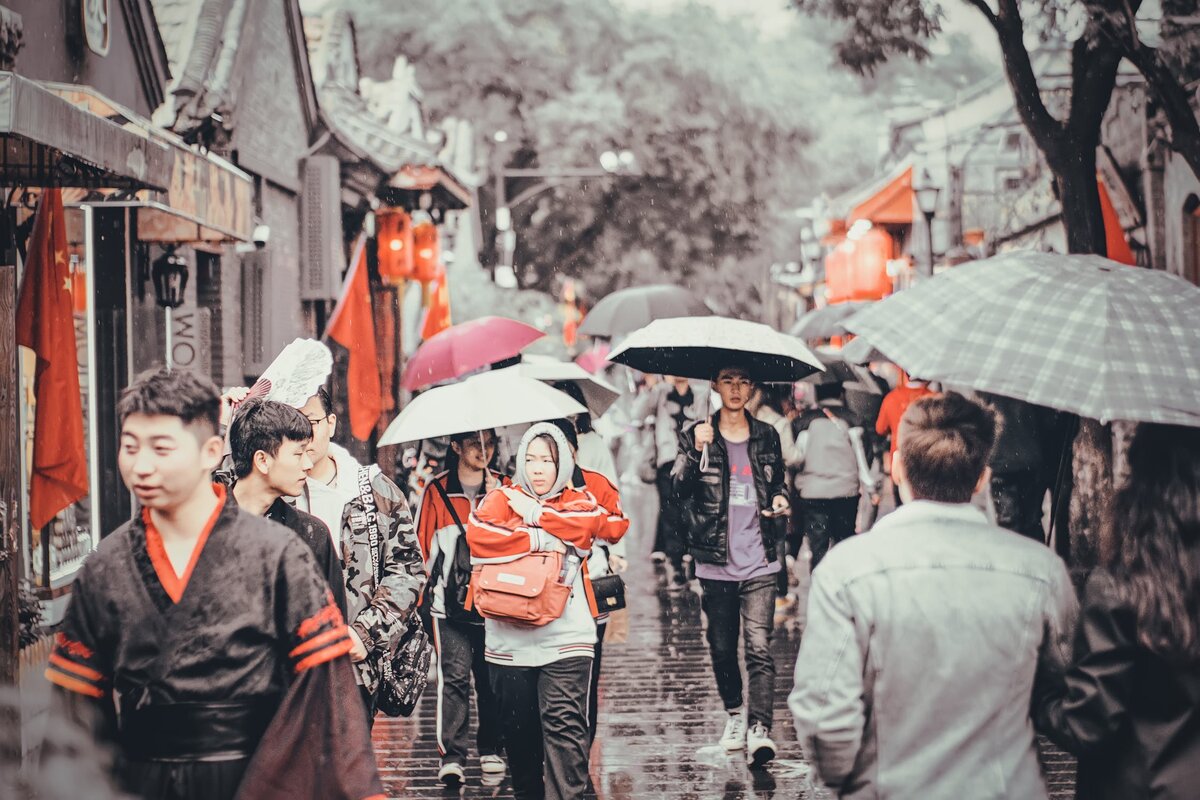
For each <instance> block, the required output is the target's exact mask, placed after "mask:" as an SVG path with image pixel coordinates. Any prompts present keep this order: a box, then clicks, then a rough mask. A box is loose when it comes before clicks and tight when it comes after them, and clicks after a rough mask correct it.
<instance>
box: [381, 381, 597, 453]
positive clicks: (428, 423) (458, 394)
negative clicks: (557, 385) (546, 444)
mask: <svg viewBox="0 0 1200 800" xmlns="http://www.w3.org/2000/svg"><path fill="white" fill-rule="evenodd" d="M585 411H587V409H586V408H584V407H583V406H582V405H580V404H579V403H577V402H575V400H574V399H572V398H571V397H570V395H567V394H564V393H563V392H560V391H558V390H557V389H552V388H551V387H549V386H547V385H546V384H544V383H542V382H541V381H537V380H534V379H533V378H527V377H524V376H522V375H518V374H516V373H513V372H509V371H507V370H497V371H495V372H485V373H482V374H480V375H473V376H471V377H470V378H467V379H466V380H464V381H462V382H461V383H455V384H451V385H449V386H439V387H438V388H436V389H430V390H429V391H427V392H424V393H423V394H421V395H418V396H417V397H416V398H414V399H413V401H412V402H411V403H409V404H408V405H407V406H406V407H405V408H404V410H403V411H401V412H400V415H399V416H398V417H396V418H395V419H394V420H392V424H391V425H388V428H387V430H386V431H384V433H383V437H382V438H381V439H380V440H379V445H380V446H383V445H387V444H402V443H404V442H416V441H420V440H421V439H433V438H435V437H438V436H450V435H452V434H455V433H467V432H470V431H485V430H490V429H492V428H503V427H505V426H507V425H520V424H521V423H526V422H540V421H542V420H547V419H558V418H559V417H570V416H574V415H575V414H582V413H584V412H585Z"/></svg>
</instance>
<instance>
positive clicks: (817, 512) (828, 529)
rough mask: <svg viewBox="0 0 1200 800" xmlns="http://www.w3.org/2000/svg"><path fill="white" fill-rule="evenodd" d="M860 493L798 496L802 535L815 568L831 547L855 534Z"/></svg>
mask: <svg viewBox="0 0 1200 800" xmlns="http://www.w3.org/2000/svg"><path fill="white" fill-rule="evenodd" d="M858 500H859V496H858V495H854V496H853V497H831V498H822V499H809V498H801V499H800V514H801V516H802V518H803V520H804V523H803V524H804V535H805V536H807V537H808V547H809V549H810V550H812V566H813V568H814V569H815V568H816V566H817V564H820V563H821V559H823V558H824V557H825V554H826V553H828V552H829V551H830V550H831V549H833V546H834V545H836V544H837V543H838V542H843V541H845V540H846V539H849V538H850V537H851V536H853V535H854V525H855V522H856V521H857V519H858Z"/></svg>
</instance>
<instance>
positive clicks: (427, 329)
mask: <svg viewBox="0 0 1200 800" xmlns="http://www.w3.org/2000/svg"><path fill="white" fill-rule="evenodd" d="M430 289H431V291H430V295H429V308H427V309H426V310H425V323H424V324H423V325H422V326H421V339H422V340H425V339H429V338H431V337H433V336H434V335H435V334H438V333H441V332H442V331H444V330H446V328H449V327H450V284H449V278H447V276H446V268H445V267H444V266H443V267H442V268H441V269H440V270H439V271H438V274H437V277H436V278H434V281H433V284H432V285H431V286H430Z"/></svg>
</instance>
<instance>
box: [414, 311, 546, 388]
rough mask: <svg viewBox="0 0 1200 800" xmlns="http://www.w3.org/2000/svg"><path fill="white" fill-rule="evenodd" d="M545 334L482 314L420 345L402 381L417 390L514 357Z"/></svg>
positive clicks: (500, 318)
mask: <svg viewBox="0 0 1200 800" xmlns="http://www.w3.org/2000/svg"><path fill="white" fill-rule="evenodd" d="M545 335H546V334H544V333H542V332H541V331H539V330H538V329H537V328H535V327H533V326H532V325H526V324H525V323H524V322H518V321H517V320H515V319H508V318H507V317H480V318H479V319H473V320H471V321H470V322H463V323H461V324H459V325H453V326H451V327H449V328H447V329H446V330H444V331H442V332H441V333H439V334H437V335H436V336H433V337H431V338H430V339H429V340H428V341H426V342H424V343H423V344H422V345H421V346H420V347H418V348H417V352H415V353H413V357H412V358H411V359H409V362H408V366H407V367H405V369H404V376H403V377H402V378H401V380H400V385H401V387H403V388H405V389H407V390H409V391H413V390H414V389H420V388H421V387H423V386H431V385H433V384H435V383H441V382H443V381H448V380H453V379H454V378H458V377H461V376H463V375H466V374H467V373H468V372H473V371H475V370H477V369H480V368H481V367H486V366H487V365H488V364H494V363H496V362H497V361H503V360H504V359H506V358H512V357H513V356H515V355H517V354H518V353H520V352H521V350H522V349H523V348H525V347H526V346H528V345H529V344H530V343H532V342H535V341H537V340H538V339H540V338H542V337H543V336H545Z"/></svg>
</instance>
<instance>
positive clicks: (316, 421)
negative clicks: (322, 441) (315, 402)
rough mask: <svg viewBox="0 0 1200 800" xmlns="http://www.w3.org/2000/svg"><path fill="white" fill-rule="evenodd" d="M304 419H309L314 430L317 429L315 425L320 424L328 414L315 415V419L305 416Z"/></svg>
mask: <svg viewBox="0 0 1200 800" xmlns="http://www.w3.org/2000/svg"><path fill="white" fill-rule="evenodd" d="M305 419H306V420H308V421H309V423H310V424H311V425H312V426H313V430H314V431H315V430H316V429H317V426H318V425H320V424H321V423H322V422H324V421H325V420H327V419H329V417H328V415H326V416H324V417H317V418H316V419H313V418H312V417H305Z"/></svg>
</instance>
